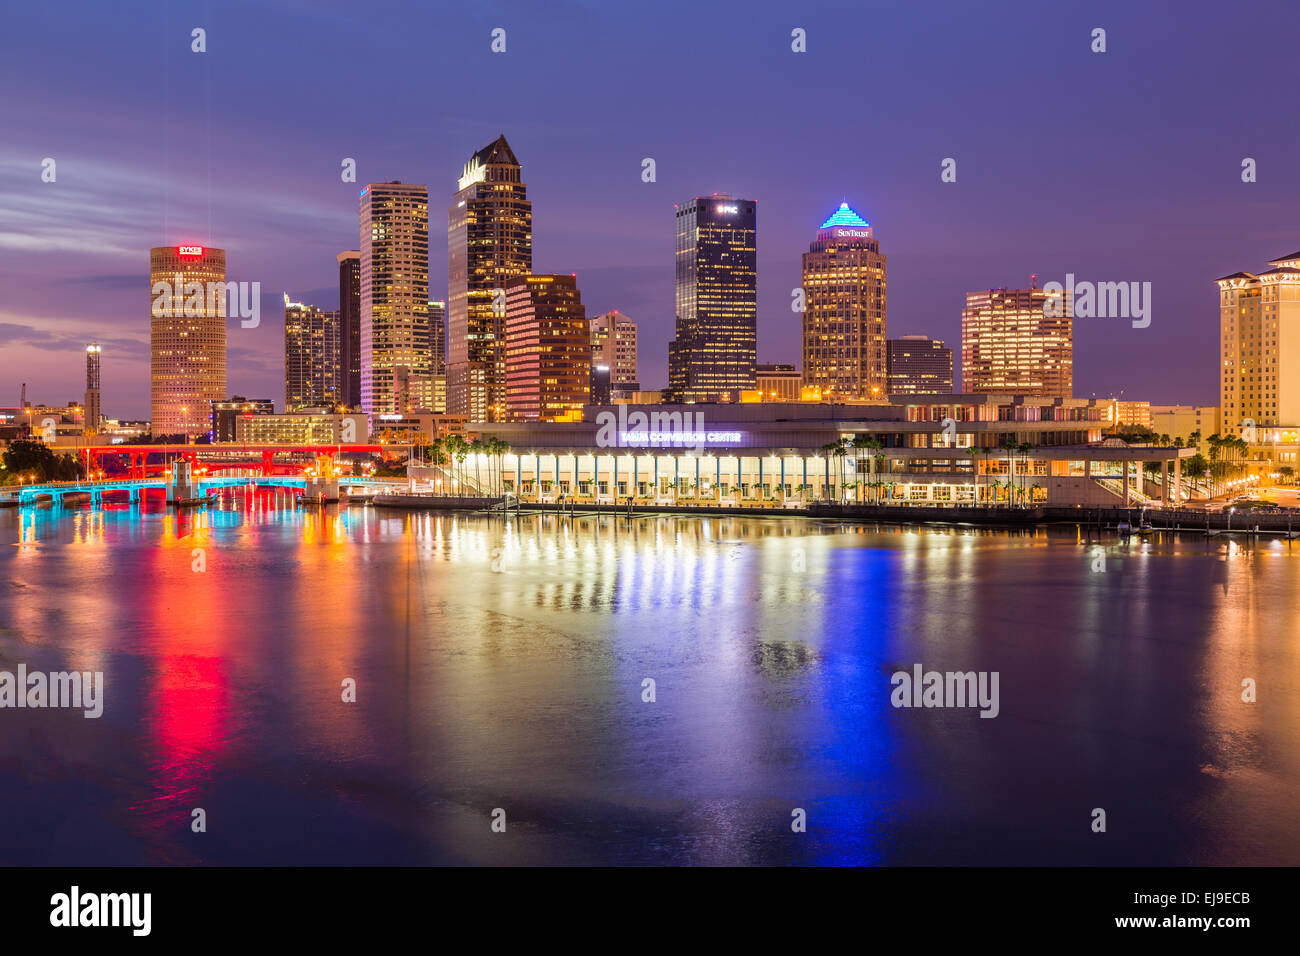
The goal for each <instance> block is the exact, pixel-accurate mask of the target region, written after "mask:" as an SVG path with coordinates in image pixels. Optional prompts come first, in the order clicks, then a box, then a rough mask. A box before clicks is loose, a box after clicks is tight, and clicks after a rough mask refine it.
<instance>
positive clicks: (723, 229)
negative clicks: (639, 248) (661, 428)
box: [668, 193, 758, 402]
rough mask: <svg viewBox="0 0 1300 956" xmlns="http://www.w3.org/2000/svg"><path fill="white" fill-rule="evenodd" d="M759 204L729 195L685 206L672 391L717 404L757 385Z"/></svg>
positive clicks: (680, 214)
mask: <svg viewBox="0 0 1300 956" xmlns="http://www.w3.org/2000/svg"><path fill="white" fill-rule="evenodd" d="M757 208H758V204H757V203H755V202H754V201H753V200H750V199H733V198H731V196H730V195H728V194H726V193H718V194H715V195H713V196H697V197H696V198H694V199H692V200H691V201H690V202H687V203H683V204H682V205H680V206H677V207H676V209H677V213H676V226H677V243H676V275H677V281H676V312H677V324H676V335H675V337H674V338H673V340H672V341H671V342H669V343H668V391H669V394H670V396H671V400H672V401H676V402H716V401H722V400H725V399H726V398H727V396H728V395H730V394H732V393H734V392H736V391H738V390H743V389H752V388H753V387H754V366H755V364H757V360H758V252H757V242H758V230H757V219H756V213H757Z"/></svg>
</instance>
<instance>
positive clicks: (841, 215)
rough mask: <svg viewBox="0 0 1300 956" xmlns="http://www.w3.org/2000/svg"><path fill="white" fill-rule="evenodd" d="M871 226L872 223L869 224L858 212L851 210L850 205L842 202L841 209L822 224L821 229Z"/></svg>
mask: <svg viewBox="0 0 1300 956" xmlns="http://www.w3.org/2000/svg"><path fill="white" fill-rule="evenodd" d="M870 225H871V223H869V222H867V221H866V220H865V219H863V218H862V217H861V216H859V215H858V214H857V213H856V212H854V211H853V210H852V209H850V208H849V204H848V203H846V202H842V203H840V208H839V209H836V210H835V212H833V213H831V216H830V218H829V219H827V220H826V221H825V222H824V223H822V224H821V226H820V227H819V228H822V229H831V228H833V227H835V226H870Z"/></svg>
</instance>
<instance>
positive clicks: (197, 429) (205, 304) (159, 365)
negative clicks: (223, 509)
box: [149, 245, 239, 437]
mask: <svg viewBox="0 0 1300 956" xmlns="http://www.w3.org/2000/svg"><path fill="white" fill-rule="evenodd" d="M149 284H150V295H151V309H150V312H151V318H150V321H149V364H150V383H149V403H150V419H151V420H152V424H153V434H154V436H155V437H159V436H163V435H187V436H198V435H205V434H207V432H208V426H209V422H208V408H209V406H210V405H211V403H212V402H213V401H215V400H217V399H220V398H224V397H225V395H226V313H227V309H228V308H230V309H231V310H234V309H237V308H238V305H239V303H238V302H237V301H236V302H231V301H230V300H231V299H232V298H237V297H238V295H239V292H238V289H237V287H236V286H235V284H234V283H230V284H229V285H227V284H226V250H224V249H213V248H211V247H204V246H192V245H190V246H159V247H156V248H154V249H150V250H149Z"/></svg>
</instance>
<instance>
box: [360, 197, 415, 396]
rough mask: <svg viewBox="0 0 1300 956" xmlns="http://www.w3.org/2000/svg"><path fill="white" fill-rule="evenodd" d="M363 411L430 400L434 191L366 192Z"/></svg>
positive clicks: (363, 208) (363, 224)
mask: <svg viewBox="0 0 1300 956" xmlns="http://www.w3.org/2000/svg"><path fill="white" fill-rule="evenodd" d="M360 283H361V290H360V295H361V332H360V339H361V408H362V410H363V411H365V412H366V413H367V414H369V415H379V414H386V413H392V412H398V411H405V410H406V409H407V407H408V406H413V405H422V404H426V403H427V402H429V401H430V400H431V399H430V397H429V394H428V393H429V391H430V387H429V386H430V381H429V378H430V369H429V190H428V188H427V187H425V186H417V185H413V184H410V183H401V182H389V183H371V184H370V185H368V186H367V187H366V188H365V189H363V190H362V191H361V269H360Z"/></svg>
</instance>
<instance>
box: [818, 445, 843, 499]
mask: <svg viewBox="0 0 1300 956" xmlns="http://www.w3.org/2000/svg"><path fill="white" fill-rule="evenodd" d="M821 453H822V454H823V455H825V456H827V457H834V458H835V459H836V461H837V470H836V477H837V478H842V477H844V476H843V471H844V456H845V455H847V454H848V453H849V440H848V439H847V438H840V439H838V440H836V441H832V442H827V443H826V444H825V445H822V447H821ZM831 487H832V488H834V487H835V484H834V483H832V485H831ZM824 491H825V489H823V493H824Z"/></svg>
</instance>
